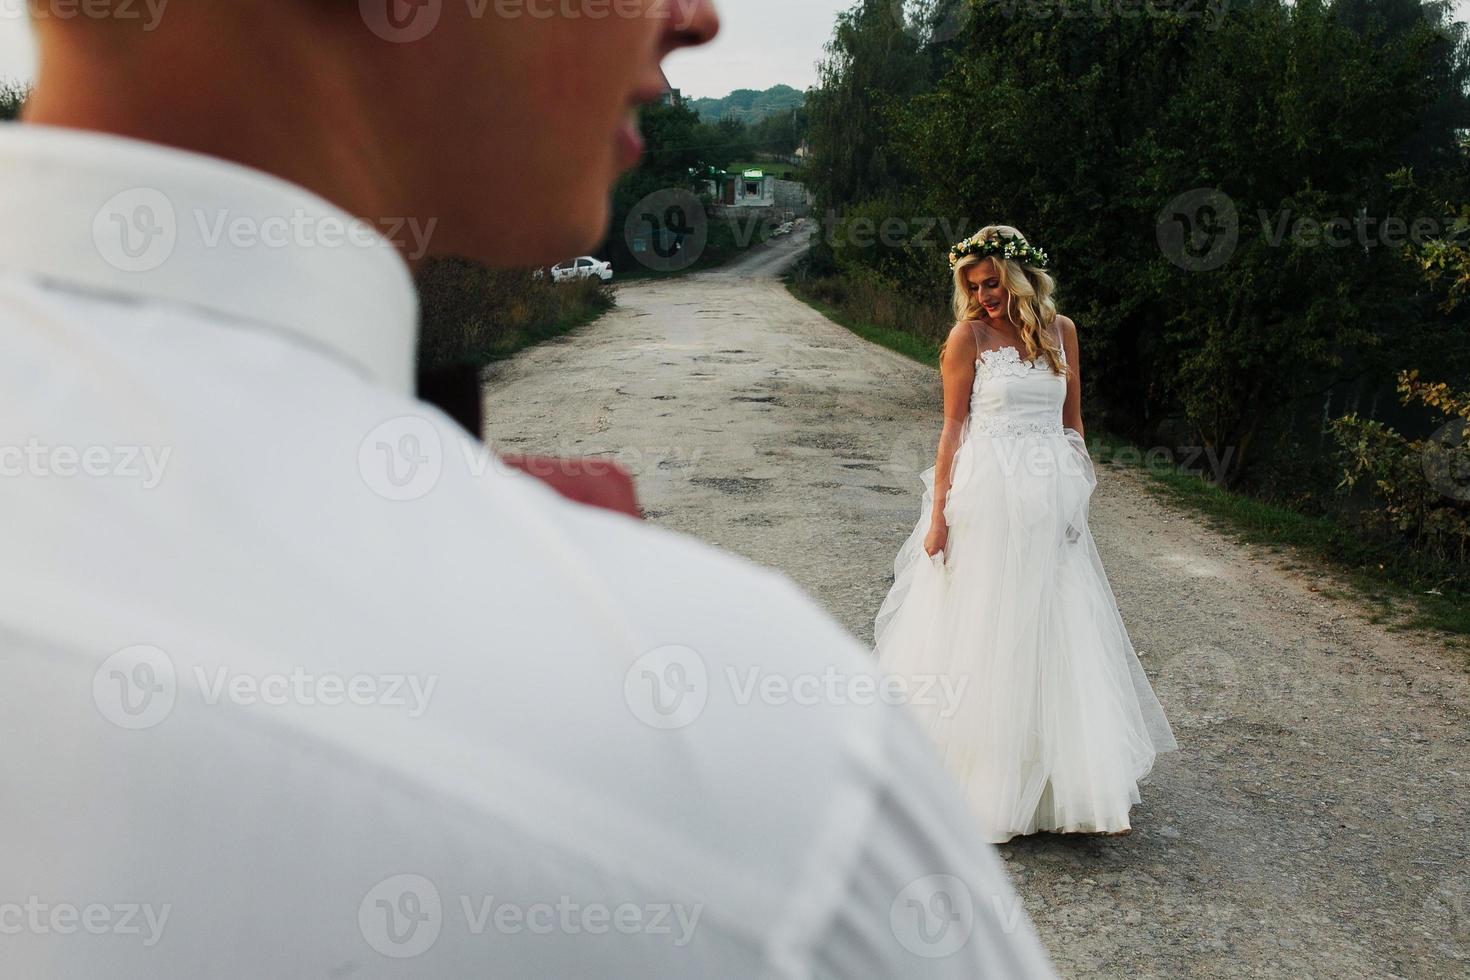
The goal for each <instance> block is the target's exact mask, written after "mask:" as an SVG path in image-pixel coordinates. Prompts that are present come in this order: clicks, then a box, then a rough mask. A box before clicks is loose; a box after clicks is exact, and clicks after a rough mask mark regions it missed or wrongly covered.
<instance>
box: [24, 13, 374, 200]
mask: <svg viewBox="0 0 1470 980" xmlns="http://www.w3.org/2000/svg"><path fill="white" fill-rule="evenodd" d="M180 13H181V14H182V15H183V16H184V17H190V16H201V15H202V11H196V12H195V13H194V14H190V13H189V12H186V11H180ZM174 16H175V13H174V12H173V11H170V17H174ZM207 16H208V17H216V16H217V14H216V12H215V9H214V8H213V5H211V11H210V12H209V14H208V15H207ZM73 27H75V28H76V29H75V32H73ZM114 27H115V25H107V26H104V27H102V28H98V27H96V26H94V25H69V24H68V25H49V26H47V27H45V28H44V29H43V30H41V31H39V34H40V41H41V59H40V72H39V75H38V78H37V81H36V86H35V91H34V92H33V94H32V95H31V96H30V98H29V99H28V100H27V102H26V106H25V109H24V112H23V114H22V120H23V121H24V122H28V123H36V124H40V125H51V126H64V127H70V128H75V129H87V130H96V131H100V132H106V133H113V134H116V135H119V136H126V137H130V138H133V139H140V140H147V141H149V142H154V143H159V144H163V145H166V146H173V147H177V148H179V149H184V150H190V151H193V152H196V153H203V154H207V155H210V156H214V157H218V158H221V159H225V160H230V161H232V162H235V163H240V164H243V165H245V166H249V167H254V168H256V169H258V170H262V171H265V172H266V173H270V174H272V175H274V176H277V177H280V178H282V179H284V180H287V181H290V182H292V183H295V184H298V185H300V186H302V187H305V188H306V189H307V190H310V191H312V192H314V193H316V194H318V195H319V196H321V197H323V198H325V199H327V200H328V201H330V202H332V203H333V204H335V205H337V206H338V207H340V208H342V209H343V210H345V211H348V212H349V213H351V214H354V215H357V216H359V217H362V218H364V219H366V220H368V221H370V222H372V223H373V224H375V225H377V224H379V223H380V222H381V220H382V219H384V218H387V217H391V216H392V214H387V213H384V211H385V209H387V210H393V205H391V204H388V202H390V201H392V200H393V199H394V198H393V194H392V191H393V182H392V179H391V172H392V171H391V165H392V161H391V159H388V158H386V155H385V148H384V147H383V146H381V145H380V143H381V141H380V140H378V139H377V138H376V135H375V133H374V131H373V128H372V126H371V124H370V122H369V120H370V119H371V116H370V115H369V114H368V113H366V112H364V111H362V107H361V106H360V105H359V104H358V101H359V99H360V96H359V95H357V94H356V90H355V88H354V86H353V85H352V84H350V80H349V76H348V75H347V74H346V72H345V70H339V69H337V68H336V66H335V65H334V64H333V62H332V61H331V59H330V57H329V55H328V54H327V52H325V51H323V50H321V48H317V49H315V50H310V51H308V50H307V49H306V46H305V44H304V43H302V44H295V45H286V46H285V48H284V49H282V48H281V47H278V46H277V40H278V37H279V32H278V31H272V34H271V37H270V38H269V39H262V40H259V41H257V42H255V43H256V44H257V45H259V48H260V50H261V51H262V52H263V53H262V55H261V56H260V57H258V58H255V59H252V60H249V61H242V59H241V58H240V55H239V48H238V46H236V45H231V44H226V43H225V42H224V41H223V40H222V37H223V36H224V34H223V32H214V31H205V32H200V31H198V30H191V28H189V27H187V26H183V25H176V24H175V25H172V27H173V32H174V34H175V35H176V36H177V37H179V38H181V39H188V43H186V44H184V43H177V42H175V41H174V40H173V39H172V38H171V37H158V38H154V39H153V40H151V41H150V42H149V43H148V44H145V45H130V44H120V43H115V41H116V39H115V38H109V37H108V36H107V35H105V33H100V32H101V31H105V30H108V29H113V28H114ZM167 30H170V28H169V27H164V28H161V29H160V32H159V33H160V34H162V33H163V32H164V31H167ZM88 31H93V32H97V33H90V34H89V33H87V32H88ZM232 67H233V68H234V71H233V72H232V71H231V68H232ZM107 78H127V79H128V84H126V85H115V86H109V85H107V84H106V83H105V82H103V81H100V80H102V79H107Z"/></svg>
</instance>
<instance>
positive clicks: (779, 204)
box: [689, 167, 813, 220]
mask: <svg viewBox="0 0 1470 980" xmlns="http://www.w3.org/2000/svg"><path fill="white" fill-rule="evenodd" d="M689 179H690V182H691V183H692V184H693V185H694V186H695V187H696V188H702V189H703V190H704V191H705V192H706V193H708V194H709V196H710V197H711V198H712V199H713V203H714V205H715V207H716V208H764V209H767V210H770V211H773V212H776V211H779V212H781V213H782V215H783V216H784V218H785V220H791V219H792V218H796V217H801V216H803V215H806V214H808V213H809V212H810V211H811V207H812V203H813V201H812V194H811V191H809V190H808V189H807V187H806V185H805V184H803V183H801V182H799V181H794V180H778V179H777V178H776V177H775V176H773V175H772V174H768V173H766V172H765V171H764V170H760V169H754V168H753V169H750V170H743V171H740V172H739V173H735V172H732V171H729V170H721V169H719V168H718V167H710V168H708V169H706V170H703V171H695V170H690V171H689Z"/></svg>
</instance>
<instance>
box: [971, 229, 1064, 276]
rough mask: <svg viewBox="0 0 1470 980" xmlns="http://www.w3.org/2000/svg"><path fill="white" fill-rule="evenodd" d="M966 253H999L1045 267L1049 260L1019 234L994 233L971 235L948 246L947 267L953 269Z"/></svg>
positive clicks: (1004, 256)
mask: <svg viewBox="0 0 1470 980" xmlns="http://www.w3.org/2000/svg"><path fill="white" fill-rule="evenodd" d="M967 255H979V256H982V257H983V256H987V255H999V256H1001V257H1002V258H1006V259H1015V260H1016V261H1017V262H1022V263H1025V264H1026V265H1032V266H1036V267H1037V268H1039V269H1045V268H1046V266H1047V264H1048V263H1049V262H1050V261H1051V260H1050V259H1048V258H1047V256H1046V253H1045V252H1043V251H1042V250H1041V249H1039V248H1037V247H1036V246H1034V245H1032V244H1031V243H1030V242H1028V241H1026V239H1024V238H1021V237H1019V236H1011V235H996V236H995V237H993V238H980V237H978V236H972V237H970V238H966V239H965V240H964V241H962V242H958V243H956V244H954V245H951V246H950V249H949V267H950V268H951V269H953V268H954V267H955V266H957V265H959V262H960V259H962V258H964V257H965V256H967Z"/></svg>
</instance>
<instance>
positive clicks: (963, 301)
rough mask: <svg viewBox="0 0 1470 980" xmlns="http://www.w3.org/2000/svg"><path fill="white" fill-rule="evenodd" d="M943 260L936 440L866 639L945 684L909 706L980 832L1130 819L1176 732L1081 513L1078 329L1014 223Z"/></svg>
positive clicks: (927, 684) (994, 838)
mask: <svg viewBox="0 0 1470 980" xmlns="http://www.w3.org/2000/svg"><path fill="white" fill-rule="evenodd" d="M950 265H951V267H952V268H953V270H954V309H955V315H956V318H957V319H958V321H959V322H958V323H957V324H956V325H955V327H954V329H953V330H952V331H951V332H950V334H949V338H948V340H946V341H945V343H944V345H943V346H942V347H941V364H942V367H941V373H942V375H943V380H944V427H943V430H942V433H941V436H940V440H939V453H938V457H937V460H936V462H935V465H934V466H932V467H930V468H929V469H926V470H924V471H923V472H922V473H921V474H919V476H920V479H921V480H922V481H923V483H924V494H923V504H922V506H921V509H920V515H919V521H918V524H917V526H915V528H914V530H913V533H912V534H910V535H909V538H908V540H907V541H905V542H904V544H903V546H902V547H901V548H900V549H899V552H898V556H897V558H895V559H894V565H893V571H894V582H893V586H892V588H891V589H890V591H889V593H888V595H887V597H886V598H885V599H884V601H883V604H882V606H881V607H880V608H879V610H878V614H877V619H876V621H875V626H874V637H875V650H874V652H875V654H876V656H877V657H878V661H879V666H880V668H881V669H882V670H883V671H884V672H885V673H886V674H889V675H892V676H894V678H895V679H896V680H901V681H902V682H903V684H904V690H906V691H916V692H933V691H944V692H946V696H945V697H944V698H937V697H934V696H932V695H930V696H911V697H910V698H909V702H910V704H911V705H912V708H913V710H914V711H916V712H917V713H918V715H919V717H920V719H921V721H922V722H923V723H924V724H925V726H926V727H927V729H928V730H929V733H930V735H931V737H932V738H933V739H934V741H935V742H936V743H937V744H938V746H939V749H940V752H941V754H942V756H943V758H944V761H945V764H946V766H947V767H948V768H949V770H950V771H951V773H953V775H954V776H955V778H956V779H957V780H958V782H959V784H960V786H961V787H962V788H963V789H964V791H965V794H966V796H967V797H968V799H969V802H970V804H971V806H972V808H973V810H974V811H975V813H976V814H977V816H978V818H979V822H980V826H981V828H982V831H983V833H984V835H985V837H986V838H987V839H988V840H989V841H991V842H992V843H1003V842H1005V841H1008V840H1010V839H1011V838H1012V837H1015V836H1016V835H1019V834H1032V833H1036V832H1037V831H1053V832H1058V833H1102V834H1126V833H1128V832H1129V830H1130V829H1131V824H1130V821H1129V813H1130V810H1131V809H1132V807H1133V805H1134V804H1136V803H1138V802H1139V794H1138V781H1139V780H1140V779H1141V778H1143V777H1144V776H1145V775H1146V774H1147V773H1148V772H1149V771H1150V770H1151V769H1152V768H1153V764H1154V757H1155V755H1156V754H1157V753H1159V752H1166V751H1169V750H1172V749H1174V748H1177V746H1176V744H1175V742H1174V736H1173V733H1172V731H1171V730H1170V728H1169V723H1168V721H1167V720H1166V719H1165V718H1164V712H1163V709H1162V708H1161V707H1160V706H1159V702H1158V699H1157V698H1156V697H1155V696H1154V693H1153V690H1152V688H1151V687H1150V686H1149V683H1148V679H1147V677H1146V676H1145V675H1144V672H1143V667H1142V665H1141V664H1139V662H1138V657H1137V656H1136V655H1135V653H1134V651H1133V646H1132V644H1131V642H1130V641H1129V638H1128V633H1127V631H1126V630H1125V629H1124V626H1123V621H1122V618H1121V617H1120V616H1119V614H1118V608H1117V605H1116V604H1115V602H1114V600H1113V593H1112V589H1111V587H1110V586H1109V584H1108V580H1107V576H1106V575H1105V574H1104V573H1103V567H1102V562H1101V560H1100V559H1099V557H1098V552H1097V548H1096V546H1095V545H1094V543H1093V538H1092V532H1091V530H1090V529H1089V528H1088V524H1087V511H1088V503H1089V501H1090V499H1091V496H1092V491H1093V488H1094V487H1095V486H1096V484H1097V477H1096V474H1095V472H1094V470H1093V467H1092V461H1091V459H1090V458H1089V456H1088V454H1087V448H1086V445H1085V443H1084V442H1083V436H1082V410H1081V392H1082V389H1081V383H1080V380H1079V378H1078V373H1077V367H1078V364H1079V358H1078V356H1077V331H1076V326H1075V325H1074V324H1073V323H1072V321H1071V320H1070V319H1068V318H1067V317H1065V316H1061V315H1060V314H1058V313H1057V311H1056V305H1055V304H1054V303H1053V302H1052V298H1051V297H1052V290H1053V287H1054V283H1053V280H1052V278H1051V276H1050V275H1048V273H1047V272H1046V269H1047V267H1048V261H1047V256H1046V253H1045V252H1043V251H1042V250H1041V249H1039V248H1036V247H1034V246H1033V245H1031V244H1029V243H1028V242H1027V241H1026V239H1025V238H1024V237H1023V236H1022V235H1021V233H1020V232H1019V231H1017V230H1016V229H1015V228H1012V227H1010V226H1009V225H990V226H987V227H985V228H982V229H981V230H980V231H979V232H977V233H976V234H975V235H974V236H973V237H971V238H968V239H966V240H965V241H963V242H960V243H959V244H958V245H955V246H954V247H953V248H952V249H951V250H950Z"/></svg>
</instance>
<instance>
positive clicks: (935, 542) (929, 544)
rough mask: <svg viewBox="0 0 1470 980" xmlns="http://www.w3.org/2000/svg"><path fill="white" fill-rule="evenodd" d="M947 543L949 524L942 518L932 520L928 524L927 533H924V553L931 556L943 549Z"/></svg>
mask: <svg viewBox="0 0 1470 980" xmlns="http://www.w3.org/2000/svg"><path fill="white" fill-rule="evenodd" d="M947 544H949V526H948V525H946V524H945V523H944V522H943V521H942V520H937V521H934V522H933V523H932V524H930V525H929V533H928V534H926V535H924V554H926V555H928V556H929V557H930V558H933V557H934V556H935V555H937V554H939V552H941V551H943V550H944V546H945V545H947Z"/></svg>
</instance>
